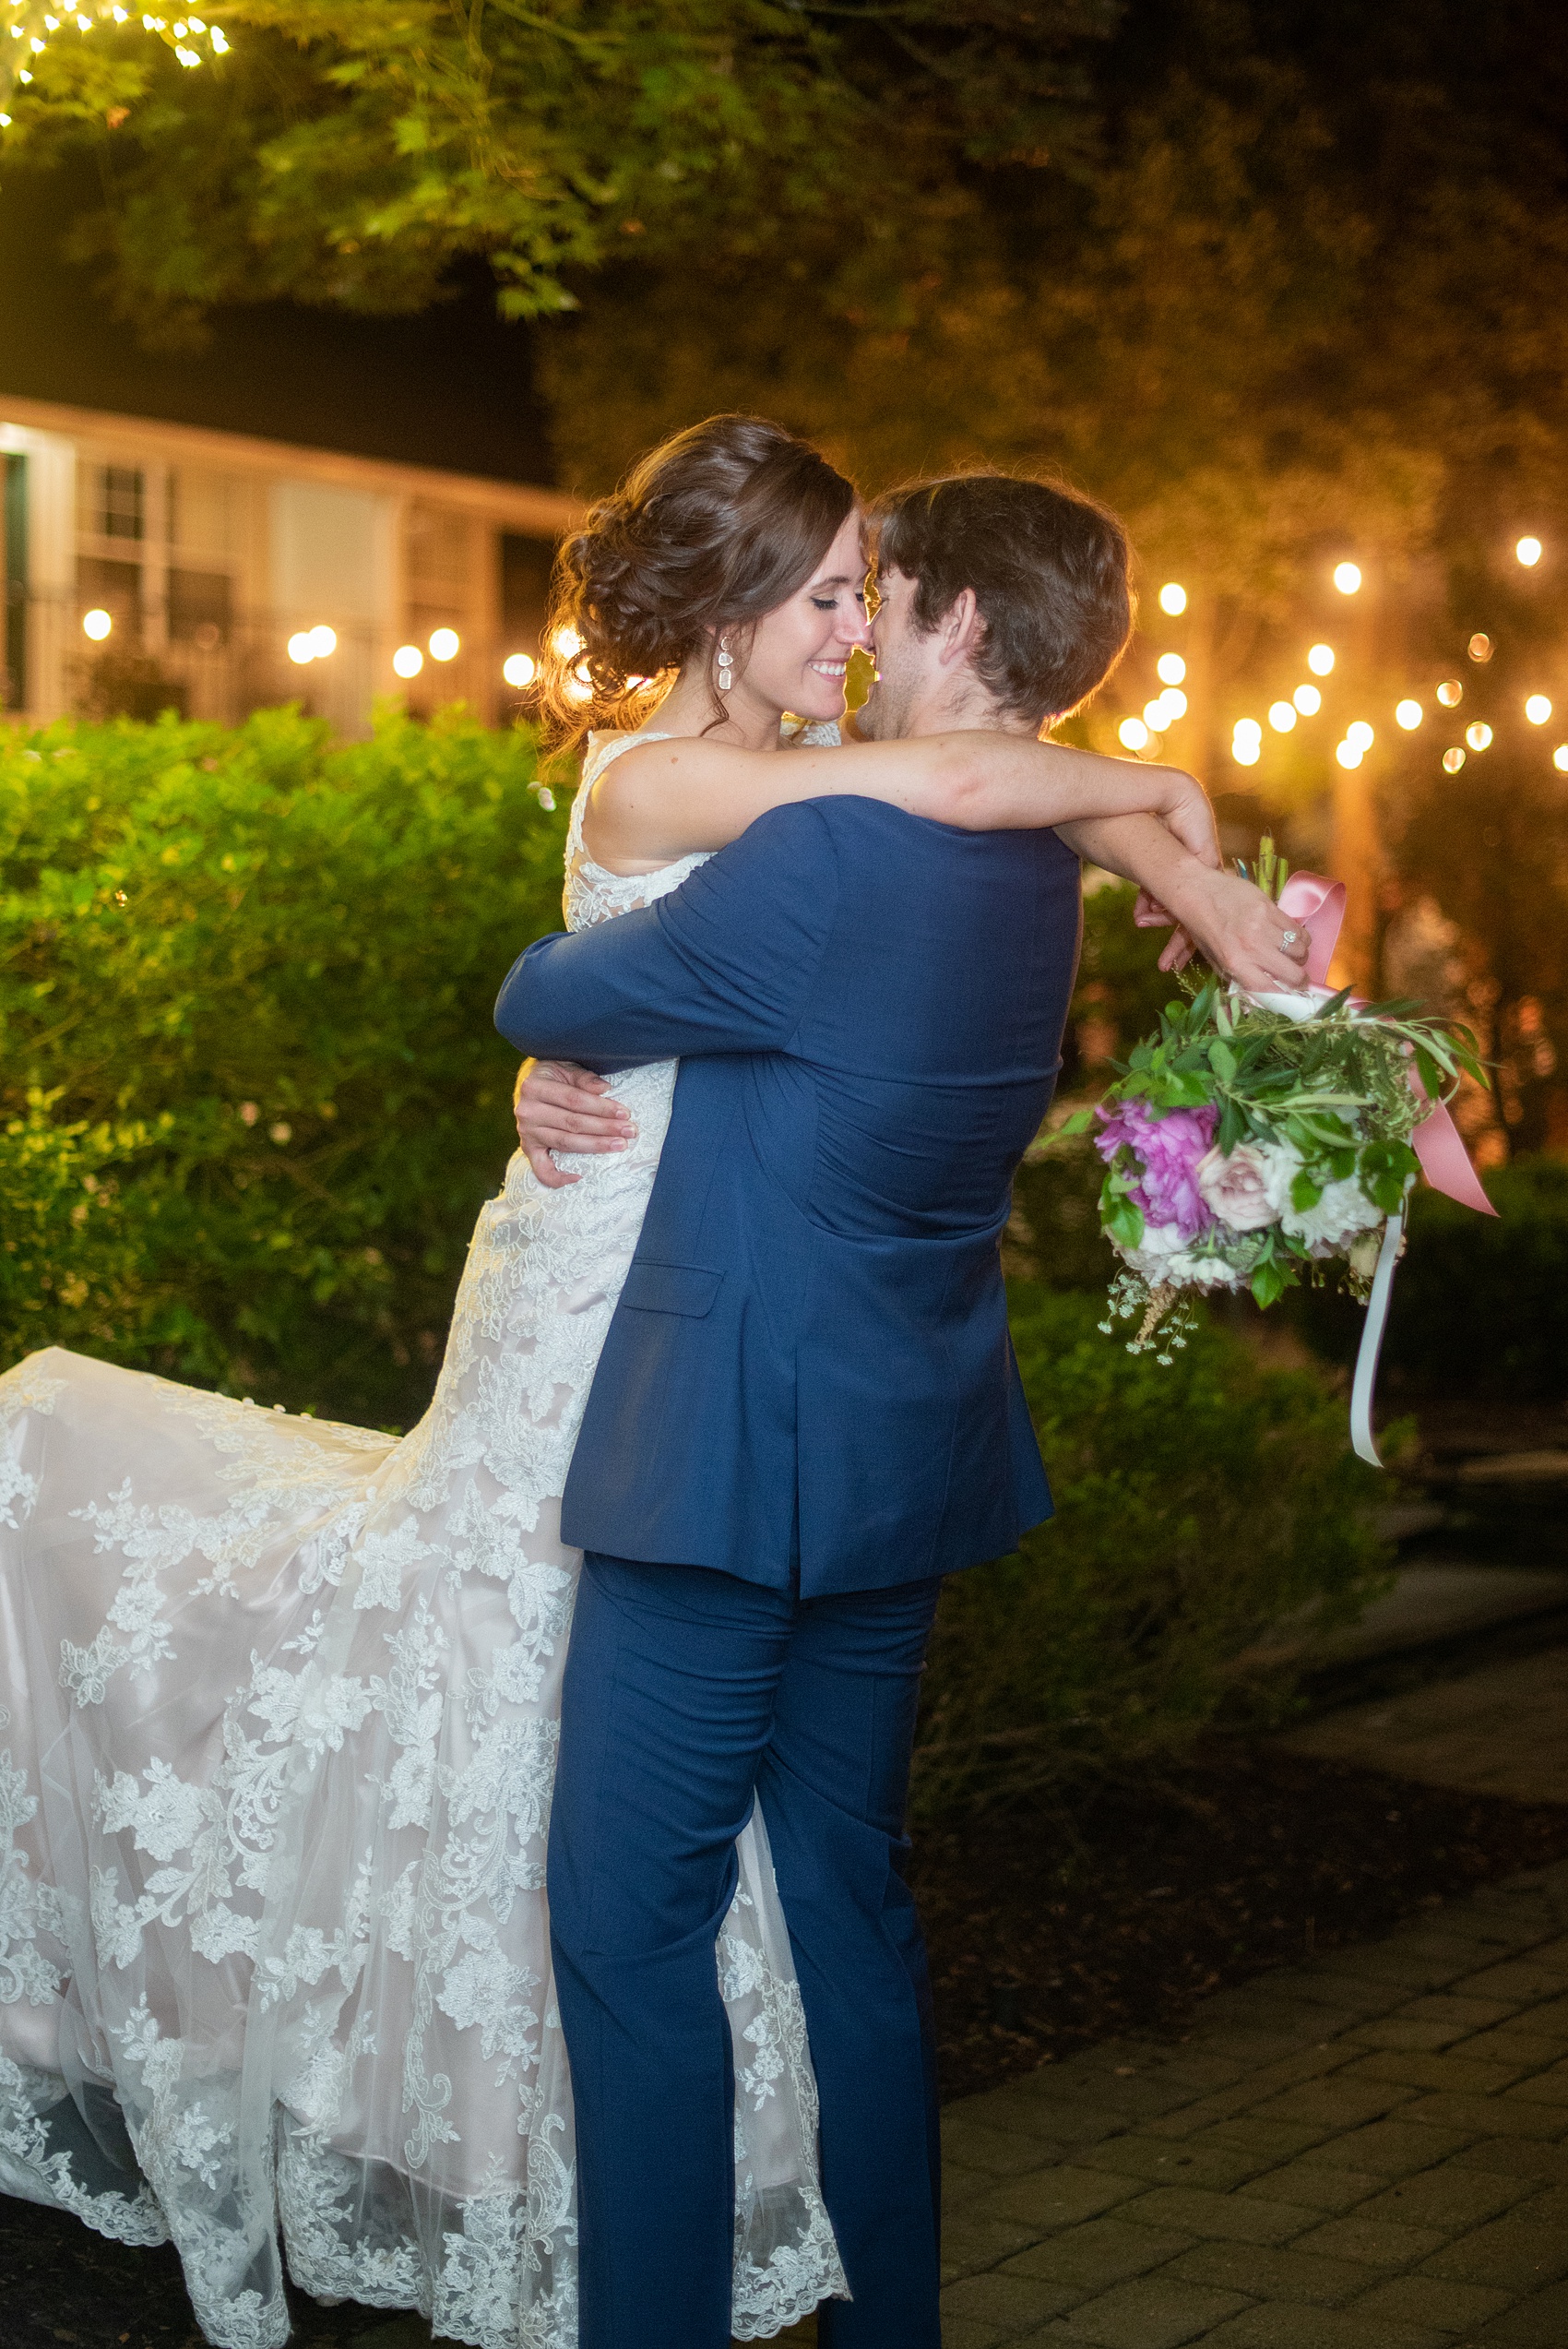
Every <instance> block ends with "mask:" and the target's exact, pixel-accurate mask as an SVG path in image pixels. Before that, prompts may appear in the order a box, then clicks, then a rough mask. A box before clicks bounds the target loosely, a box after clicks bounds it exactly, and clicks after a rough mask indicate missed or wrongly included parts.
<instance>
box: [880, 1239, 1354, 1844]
mask: <svg viewBox="0 0 1568 2349" xmlns="http://www.w3.org/2000/svg"><path fill="white" fill-rule="evenodd" d="M1097 1313H1098V1308H1097V1306H1096V1305H1095V1303H1094V1301H1093V1300H1092V1299H1091V1298H1089V1297H1087V1296H1085V1295H1082V1294H1052V1293H1051V1292H1050V1291H1049V1290H1047V1289H1044V1288H1042V1287H1039V1286H1038V1285H1037V1284H1035V1283H1034V1282H1015V1283H1014V1284H1013V1288H1012V1320H1013V1332H1014V1341H1015V1343H1016V1349H1017V1353H1018V1361H1019V1366H1020V1369H1021V1371H1022V1373H1023V1378H1024V1384H1025V1387H1026V1389H1027V1390H1028V1398H1029V1404H1030V1409H1031V1411H1032V1413H1033V1414H1034V1420H1035V1425H1036V1427H1037V1429H1038V1431H1039V1439H1040V1448H1041V1450H1042V1451H1043V1453H1044V1455H1045V1460H1046V1465H1047V1467H1048V1469H1049V1471H1050V1473H1051V1489H1052V1492H1053V1495H1054V1496H1055V1501H1056V1512H1057V1513H1056V1516H1055V1517H1054V1519H1052V1520H1051V1522H1050V1523H1049V1524H1046V1525H1044V1526H1041V1527H1039V1529H1038V1530H1037V1531H1036V1532H1032V1533H1030V1534H1028V1535H1027V1536H1026V1538H1025V1541H1024V1543H1023V1545H1022V1547H1021V1549H1020V1550H1019V1551H1018V1553H1017V1554H1016V1555H1015V1556H1012V1557H1008V1558H1004V1559H1002V1560H1000V1561H999V1562H997V1563H996V1564H994V1565H992V1566H984V1567H979V1568H975V1569H973V1570H972V1571H971V1572H969V1573H968V1574H960V1575H956V1576H955V1577H954V1578H953V1580H951V1581H950V1582H949V1583H948V1585H947V1588H946V1590H945V1592H944V1594H943V1600H942V1606H941V1610H940V1613H939V1615H938V1617H937V1628H936V1634H935V1638H934V1640H933V1643H932V1652H931V1663H930V1667H929V1670H928V1674H927V1680H926V1691H925V1699H924V1703H923V1706H922V1710H921V1730H920V1741H919V1745H918V1747H917V1752H916V1775H915V1800H916V1805H917V1807H918V1808H919V1809H920V1810H921V1811H922V1812H923V1813H924V1814H926V1815H928V1816H929V1815H932V1814H934V1813H936V1812H939V1811H951V1810H953V1809H954V1808H955V1807H961V1806H963V1805H965V1804H966V1803H970V1802H973V1801H976V1800H979V1799H982V1798H985V1799H995V1798H1002V1797H1006V1796H1007V1795H1014V1794H1018V1793H1022V1792H1024V1791H1026V1790H1027V1789H1028V1788H1029V1787H1031V1786H1034V1785H1038V1784H1039V1783H1044V1782H1046V1781H1048V1780H1050V1779H1052V1778H1055V1777H1060V1776H1062V1775H1063V1774H1064V1773H1068V1772H1071V1771H1075V1770H1076V1769H1080V1768H1083V1767H1087V1766H1094V1767H1105V1766H1106V1765H1107V1764H1112V1765H1113V1764H1114V1763H1115V1762H1116V1761H1117V1760H1118V1759H1122V1758H1125V1757H1131V1756H1134V1755H1136V1754H1139V1753H1142V1752H1147V1751H1149V1750H1152V1749H1157V1748H1162V1747H1164V1748H1168V1747H1173V1746H1180V1745H1181V1744H1182V1741H1184V1740H1186V1739H1188V1738H1190V1737H1192V1736H1193V1735H1195V1734H1196V1733H1197V1732H1198V1731H1199V1730H1200V1729H1202V1728H1203V1727H1204V1725H1205V1724H1206V1723H1209V1722H1211V1721H1213V1720H1214V1719H1215V1717H1216V1715H1217V1714H1218V1713H1220V1711H1222V1709H1223V1708H1224V1707H1225V1706H1226V1705H1227V1702H1228V1700H1232V1701H1234V1700H1237V1699H1239V1696H1240V1693H1241V1690H1242V1689H1243V1688H1244V1687H1247V1686H1248V1685H1249V1684H1248V1680H1247V1675H1246V1674H1245V1671H1244V1669H1242V1670H1241V1671H1240V1672H1239V1671H1238V1667H1237V1660H1238V1658H1240V1657H1241V1656H1242V1655H1243V1654H1244V1651H1246V1650H1247V1649H1248V1648H1249V1647H1250V1646H1251V1645H1252V1644H1253V1641H1254V1640H1256V1639H1257V1637H1258V1635H1259V1633H1260V1632H1261V1631H1263V1630H1264V1629H1265V1627H1267V1626H1268V1625H1269V1624H1272V1623H1275V1622H1277V1621H1278V1620H1279V1618H1280V1617H1281V1616H1286V1615H1289V1614H1290V1613H1291V1612H1292V1611H1293V1610H1295V1609H1297V1608H1299V1607H1304V1606H1308V1605H1311V1604H1314V1603H1315V1604H1317V1605H1318V1606H1319V1608H1320V1609H1321V1610H1322V1619H1323V1620H1324V1622H1325V1623H1326V1622H1333V1621H1337V1620H1343V1619H1346V1618H1348V1616H1351V1615H1353V1614H1354V1613H1355V1612H1356V1611H1357V1609H1358V1608H1359V1607H1360V1605H1361V1604H1363V1603H1364V1602H1365V1600H1366V1599H1367V1598H1368V1597H1370V1596H1372V1595H1373V1594H1374V1593H1375V1592H1376V1591H1377V1590H1379V1589H1380V1588H1382V1587H1383V1586H1384V1551H1383V1548H1382V1545H1381V1544H1380V1543H1379V1541H1378V1539H1377V1537H1376V1535H1375V1533H1374V1532H1373V1531H1372V1525H1371V1522H1370V1520H1369V1517H1368V1515H1367V1508H1368V1504H1369V1501H1370V1500H1371V1498H1372V1494H1373V1491H1374V1488H1375V1484H1376V1477H1375V1472H1373V1471H1372V1470H1370V1469H1367V1468H1364V1467H1363V1466H1362V1465H1361V1464H1360V1462H1359V1461H1356V1460H1355V1459H1353V1458H1352V1457H1351V1455H1350V1453H1349V1451H1348V1448H1347V1445H1346V1440H1345V1427H1344V1406H1343V1403H1342V1402H1340V1401H1337V1400H1336V1398H1335V1397H1334V1396H1332V1395H1331V1394H1330V1393H1329V1392H1328V1391H1327V1389H1325V1387H1324V1384H1323V1382H1322V1381H1321V1379H1320V1378H1319V1377H1316V1376H1315V1375H1314V1374H1313V1373H1312V1372H1310V1371H1294V1370H1292V1371H1280V1370H1269V1369H1265V1368H1263V1367H1261V1366H1260V1365H1259V1364H1258V1363H1257V1361H1256V1358H1255V1356H1254V1355H1253V1352H1252V1351H1251V1349H1250V1348H1249V1347H1248V1346H1247V1345H1246V1344H1245V1343H1244V1342H1243V1341H1241V1340H1240V1339H1239V1338H1236V1337H1233V1336H1232V1335H1230V1334H1229V1332H1228V1331H1226V1330H1220V1329H1218V1328H1212V1327H1207V1326H1205V1327H1203V1328H1200V1329H1199V1330H1197V1331H1196V1332H1195V1333H1194V1338H1193V1340H1192V1342H1191V1344H1190V1346H1189V1348H1188V1350H1187V1351H1186V1353H1184V1354H1183V1355H1182V1359H1181V1361H1180V1363H1179V1364H1178V1365H1175V1367H1174V1368H1173V1369H1171V1370H1170V1371H1165V1372H1162V1371H1158V1370H1157V1369H1156V1368H1155V1367H1154V1365H1152V1364H1151V1363H1149V1362H1147V1361H1146V1360H1143V1359H1140V1358H1138V1357H1135V1356H1129V1355H1128V1354H1127V1353H1125V1352H1123V1349H1122V1348H1120V1347H1109V1346H1106V1345H1105V1344H1104V1343H1103V1342H1102V1341H1101V1340H1100V1339H1099V1336H1098V1335H1097V1334H1096V1328H1095V1324H1096V1319H1097ZM1270 1693H1271V1697H1272V1698H1273V1699H1277V1698H1278V1696H1279V1694H1280V1690H1279V1687H1278V1685H1277V1684H1275V1685H1274V1687H1273V1688H1272V1690H1271V1692H1270Z"/></svg>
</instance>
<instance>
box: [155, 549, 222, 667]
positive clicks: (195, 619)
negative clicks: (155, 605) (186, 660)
mask: <svg viewBox="0 0 1568 2349" xmlns="http://www.w3.org/2000/svg"><path fill="white" fill-rule="evenodd" d="M233 593H234V591H233V582H232V579H231V578H230V577H229V574H228V572H227V571H186V570H183V569H178V568H175V567H173V566H171V569H170V572H169V641H170V643H171V644H188V645H194V646H195V648H196V650H197V651H198V652H216V651H217V650H218V649H219V647H220V645H225V644H227V643H228V641H229V637H230V633H231V630H232V626H233Z"/></svg>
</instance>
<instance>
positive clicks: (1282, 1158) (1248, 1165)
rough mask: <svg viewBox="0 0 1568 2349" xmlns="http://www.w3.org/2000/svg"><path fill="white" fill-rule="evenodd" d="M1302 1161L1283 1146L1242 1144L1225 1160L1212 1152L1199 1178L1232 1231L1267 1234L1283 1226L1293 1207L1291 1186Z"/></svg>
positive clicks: (1200, 1186)
mask: <svg viewBox="0 0 1568 2349" xmlns="http://www.w3.org/2000/svg"><path fill="white" fill-rule="evenodd" d="M1300 1164H1301V1160H1300V1158H1299V1157H1298V1156H1297V1154H1296V1152H1295V1151H1293V1150H1290V1149H1289V1148H1286V1147H1284V1146H1282V1145H1280V1144H1277V1143H1276V1144H1272V1145H1271V1144H1268V1143H1264V1142H1238V1143H1237V1145H1236V1147H1235V1149H1234V1150H1232V1151H1226V1152H1225V1154H1224V1156H1223V1157H1221V1155H1220V1153H1219V1151H1217V1150H1211V1151H1209V1152H1208V1155H1207V1156H1206V1158H1200V1159H1199V1161H1198V1163H1197V1165H1196V1167H1195V1168H1194V1181H1195V1182H1196V1184H1197V1186H1198V1189H1199V1190H1200V1192H1201V1193H1202V1194H1203V1197H1204V1199H1205V1200H1206V1203H1207V1205H1208V1206H1209V1207H1210V1208H1211V1209H1212V1210H1213V1211H1214V1213H1215V1214H1216V1215H1217V1216H1218V1218H1219V1221H1220V1222H1222V1223H1228V1224H1229V1227H1230V1229H1231V1231H1232V1232H1261V1231H1262V1230H1263V1228H1264V1226H1265V1224H1267V1223H1277V1222H1278V1221H1279V1219H1280V1217H1281V1216H1282V1215H1283V1214H1284V1212H1285V1210H1286V1209H1287V1208H1288V1207H1289V1204H1290V1185H1291V1182H1292V1180H1293V1179H1294V1176H1295V1173H1296V1169H1297V1168H1298V1167H1299V1166H1300Z"/></svg>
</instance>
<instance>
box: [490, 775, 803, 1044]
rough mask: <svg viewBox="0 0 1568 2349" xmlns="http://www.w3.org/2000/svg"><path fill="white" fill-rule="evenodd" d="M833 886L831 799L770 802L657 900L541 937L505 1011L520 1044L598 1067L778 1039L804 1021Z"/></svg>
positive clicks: (500, 1017)
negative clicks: (825, 805)
mask: <svg viewBox="0 0 1568 2349" xmlns="http://www.w3.org/2000/svg"><path fill="white" fill-rule="evenodd" d="M837 895H838V881H837V858H836V856H835V854H834V850H833V841H832V837H831V833H830V830H829V828H828V825H827V823H826V819H825V817H824V816H823V813H822V810H821V808H820V807H819V806H817V805H814V803H813V802H811V801H802V802H798V803H796V804H794V805H790V806H788V807H778V808H774V809H772V810H771V811H770V812H769V813H768V814H767V815H766V816H763V817H759V818H758V819H757V821H756V822H755V823H754V824H753V825H751V826H749V827H748V829H746V830H745V831H744V832H743V833H742V836H741V838H740V839H739V840H738V841H732V842H731V845H730V846H729V847H728V848H724V849H720V851H719V853H718V855H717V856H713V857H710V858H709V859H708V861H707V864H702V865H699V866H698V868H697V870H696V871H695V873H694V874H693V875H692V877H691V879H690V880H689V881H686V882H684V883H683V885H682V887H681V888H678V889H674V890H672V891H671V894H670V895H669V896H668V897H663V898H660V899H659V900H658V901H657V903H655V904H653V905H650V906H647V907H645V908H643V909H642V910H641V911H640V912H636V913H624V914H621V915H619V916H618V917H617V918H616V919H615V920H614V921H612V922H603V923H600V924H598V925H597V926H596V927H594V928H592V929H588V930H578V931H575V932H574V933H572V934H571V935H570V936H561V935H559V934H558V935H556V936H553V937H548V938H540V939H539V940H538V941H537V942H536V943H535V944H534V945H533V946H530V947H529V948H528V949H527V951H526V952H525V953H523V954H521V955H519V957H518V958H517V961H516V962H515V963H514V964H513V965H512V968H511V970H510V971H509V972H507V974H506V979H505V984H503V986H502V989H501V993H500V996H499V997H498V998H497V1001H496V1006H495V1024H496V1026H497V1027H498V1028H499V1029H500V1031H501V1033H502V1034H503V1035H504V1036H505V1038H506V1040H507V1042H508V1043H512V1044H515V1045H516V1046H517V1050H518V1051H519V1052H523V1053H534V1054H537V1055H539V1056H540V1058H543V1059H554V1060H578V1061H581V1062H583V1063H584V1064H585V1065H587V1066H588V1067H594V1068H599V1069H601V1070H611V1069H615V1068H627V1067H636V1065H637V1064H638V1063H640V1062H643V1061H648V1060H673V1059H690V1058H692V1057H695V1056H697V1055H706V1054H714V1053H740V1052H776V1051H778V1050H779V1049H780V1048H781V1047H782V1046H783V1045H785V1044H786V1043H788V1042H789V1040H790V1037H791V1036H792V1035H793V1034H794V1032H795V1030H796V1028H797V1027H798V1026H799V1025H800V1021H801V1017H802V1011H803V1010H804V1008H805V1004H806V1001H807V999H808V997H809V996H810V994H811V990H812V986H813V984H814V980H815V977H816V972H817V970H818V967H819V966H820V963H821V960H822V955H823V950H824V948H825V947H826V942H827V938H828V935H829V933H830V931H831V929H832V926H833V923H834V918H835V915H836V912H837Z"/></svg>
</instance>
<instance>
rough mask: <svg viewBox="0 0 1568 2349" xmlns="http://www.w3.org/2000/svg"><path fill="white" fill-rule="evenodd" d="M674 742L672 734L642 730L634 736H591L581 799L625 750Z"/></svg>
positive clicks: (584, 768) (579, 789) (585, 756)
mask: <svg viewBox="0 0 1568 2349" xmlns="http://www.w3.org/2000/svg"><path fill="white" fill-rule="evenodd" d="M673 740H674V736H673V735H672V734H667V733H663V734H661V733H643V732H642V731H640V730H639V731H638V732H637V733H633V734H621V733H612V732H608V731H607V732H606V733H601V734H589V736H588V749H587V751H586V753H585V754H584V757H583V773H582V781H581V782H580V784H579V785H578V795H579V797H580V796H581V793H583V792H585V791H587V789H588V785H589V784H590V783H597V782H598V781H599V779H600V775H602V774H603V772H604V770H605V769H606V768H607V767H608V766H609V764H610V762H611V760H612V758H619V757H620V756H621V753H622V752H623V751H624V750H635V749H636V746H637V745H638V744H639V743H645V742H672V741H673Z"/></svg>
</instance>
